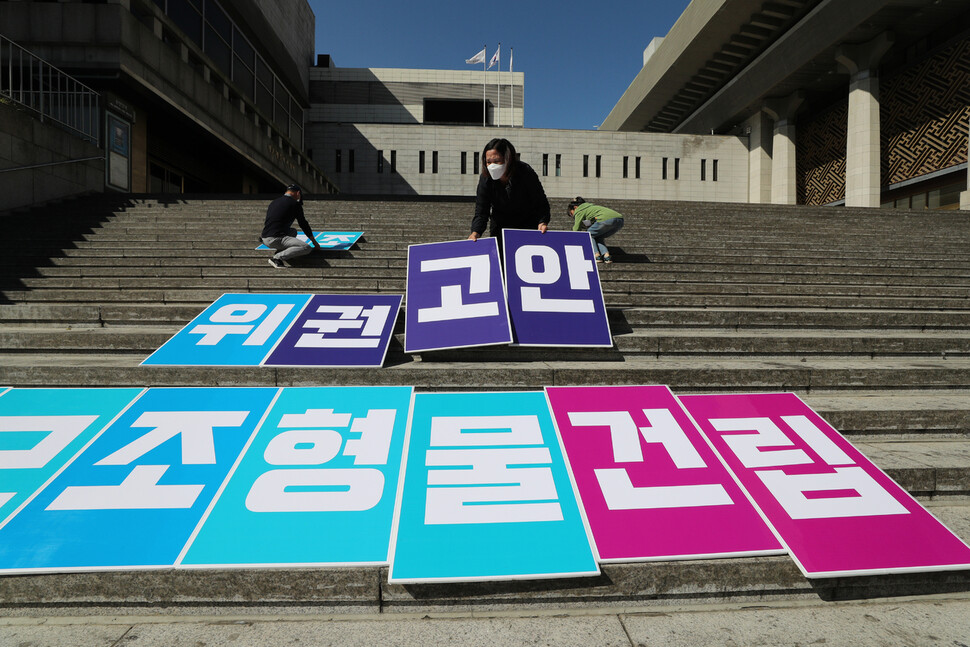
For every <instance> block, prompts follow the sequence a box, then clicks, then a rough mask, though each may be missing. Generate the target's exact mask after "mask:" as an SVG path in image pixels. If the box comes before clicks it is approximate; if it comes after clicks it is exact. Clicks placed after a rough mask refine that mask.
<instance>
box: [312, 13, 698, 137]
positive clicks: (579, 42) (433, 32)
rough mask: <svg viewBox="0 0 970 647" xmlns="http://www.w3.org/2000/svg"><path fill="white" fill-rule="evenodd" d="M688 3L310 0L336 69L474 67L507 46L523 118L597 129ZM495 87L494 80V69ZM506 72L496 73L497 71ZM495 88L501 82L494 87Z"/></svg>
mask: <svg viewBox="0 0 970 647" xmlns="http://www.w3.org/2000/svg"><path fill="white" fill-rule="evenodd" d="M687 4H688V0H599V1H596V2H589V1H586V2H580V1H578V0H559V1H557V2H551V1H549V0H542V1H540V0H497V1H494V2H493V1H490V0H485V1H481V0H479V1H478V2H456V1H455V0H412V1H411V2H394V1H388V0H381V1H377V0H351V1H350V2H346V1H342V2H332V1H324V0H310V6H311V7H312V9H313V12H314V14H315V15H316V50H317V53H318V54H330V55H331V56H332V57H333V61H334V63H335V64H336V65H337V66H338V67H392V68H420V69H454V70H474V69H479V70H480V69H481V66H477V67H476V66H472V65H466V64H465V59H468V58H471V57H472V56H474V55H475V54H476V53H478V52H479V51H480V50H481V49H482V47H483V46H486V45H487V47H488V58H489V60H491V58H492V54H493V53H494V51H495V48H496V46H497V45H498V44H499V43H500V42H501V43H502V54H501V56H502V70H503V71H505V72H508V69H509V48H514V49H515V59H514V68H513V69H514V71H516V72H523V73H524V74H525V125H526V126H527V127H529V128H567V129H577V130H590V129H593V128H595V127H596V126H598V125H599V124H600V123H602V121H603V120H604V119H605V118H606V116H607V115H608V114H609V112H610V110H611V109H612V108H613V106H614V105H615V104H616V102H617V100H618V99H619V98H620V96H621V95H622V94H623V92H624V91H625V90H626V88H627V86H629V85H630V82H631V81H633V79H634V77H635V76H636V75H637V72H639V71H640V67H641V66H642V63H643V50H644V49H645V48H646V47H647V45H649V44H650V41H651V39H653V38H654V37H655V36H666V34H667V32H668V31H669V30H670V27H671V25H673V24H674V22H675V21H676V20H677V18H678V17H679V16H680V14H681V13H682V12H683V10H684V8H685V7H686V6H687ZM496 69H497V68H496V67H493V68H492V70H491V71H490V72H489V75H490V76H489V81H488V83H489V84H493V83H494V82H495V81H493V80H492V72H494V71H495V70H496ZM494 76H495V78H498V75H494ZM491 87H493V88H494V85H492V86H491Z"/></svg>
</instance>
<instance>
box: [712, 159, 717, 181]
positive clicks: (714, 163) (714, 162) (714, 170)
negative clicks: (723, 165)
mask: <svg viewBox="0 0 970 647" xmlns="http://www.w3.org/2000/svg"><path fill="white" fill-rule="evenodd" d="M711 181H713V182H717V160H711Z"/></svg>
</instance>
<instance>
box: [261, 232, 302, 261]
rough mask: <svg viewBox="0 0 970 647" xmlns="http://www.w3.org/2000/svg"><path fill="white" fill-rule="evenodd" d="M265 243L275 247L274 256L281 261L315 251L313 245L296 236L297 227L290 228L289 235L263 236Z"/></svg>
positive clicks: (271, 247) (272, 247)
mask: <svg viewBox="0 0 970 647" xmlns="http://www.w3.org/2000/svg"><path fill="white" fill-rule="evenodd" d="M263 244H264V245H266V246H267V247H269V248H270V249H275V250H276V253H275V254H273V258H275V259H277V260H280V261H288V260H290V259H293V258H299V257H300V256H306V255H307V254H309V253H310V252H312V251H313V246H312V245H310V244H309V243H304V242H303V241H302V240H300V239H299V238H297V237H296V229H291V230H290V235H289V236H277V237H275V238H263Z"/></svg>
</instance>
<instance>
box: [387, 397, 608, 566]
mask: <svg viewBox="0 0 970 647" xmlns="http://www.w3.org/2000/svg"><path fill="white" fill-rule="evenodd" d="M598 573H599V567H598V566H597V565H596V561H595V559H594V557H593V553H592V549H591V548H590V541H589V538H588V535H587V532H586V528H585V525H584V523H583V519H582V516H581V514H580V510H579V507H578V505H577V502H576V495H575V491H574V489H573V486H572V483H571V481H570V479H569V475H568V473H567V471H566V465H565V462H564V460H563V457H562V451H561V449H560V446H559V442H558V440H557V436H556V433H555V428H554V427H553V424H552V420H551V418H550V416H549V410H548V407H547V405H546V401H545V398H544V396H543V394H542V393H419V394H417V395H416V396H415V398H414V405H413V407H412V412H411V422H410V423H409V425H408V448H407V463H406V468H405V475H404V479H403V483H402V490H401V494H400V503H399V509H398V511H397V513H396V515H395V534H394V539H393V548H392V557H391V569H390V576H389V581H391V582H398V583H407V582H447V581H469V580H502V579H529V578H546V577H570V576H580V575H596V574H598Z"/></svg>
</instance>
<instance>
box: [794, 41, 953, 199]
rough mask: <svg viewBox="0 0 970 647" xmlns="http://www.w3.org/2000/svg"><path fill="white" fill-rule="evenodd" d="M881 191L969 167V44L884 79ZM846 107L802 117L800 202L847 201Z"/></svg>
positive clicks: (881, 92)
mask: <svg viewBox="0 0 970 647" xmlns="http://www.w3.org/2000/svg"><path fill="white" fill-rule="evenodd" d="M879 95H880V96H879V99H880V108H879V118H880V131H881V132H880V147H881V151H880V156H881V162H880V167H881V169H880V177H881V179H880V184H881V186H882V187H883V189H884V190H885V188H886V187H891V186H892V185H896V184H899V183H905V182H908V181H911V180H917V179H919V178H921V177H925V176H929V175H931V174H936V173H939V172H941V171H946V170H947V169H955V168H956V167H959V166H960V165H961V164H964V163H966V162H967V133H968V121H970V40H966V39H965V40H962V41H958V42H955V43H952V44H950V45H947V46H945V47H943V48H942V49H940V50H938V51H936V52H934V53H931V54H930V55H929V56H927V57H926V58H924V59H922V60H920V61H917V62H915V63H913V64H911V65H908V66H906V67H904V68H902V69H900V70H896V71H892V72H891V73H888V74H885V75H884V76H882V77H881V78H880V88H879ZM847 123H848V101H847V99H843V100H840V101H838V102H836V103H835V104H833V105H830V106H828V107H826V108H824V109H822V110H818V111H815V112H810V111H805V112H803V113H802V114H801V115H799V120H798V135H797V147H798V154H797V160H798V161H797V164H798V196H799V197H798V201H799V203H803V204H812V205H823V204H830V203H832V202H836V201H839V200H842V199H844V198H845V168H846V166H845V158H846V124H847Z"/></svg>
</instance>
